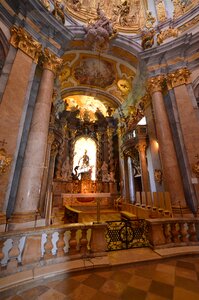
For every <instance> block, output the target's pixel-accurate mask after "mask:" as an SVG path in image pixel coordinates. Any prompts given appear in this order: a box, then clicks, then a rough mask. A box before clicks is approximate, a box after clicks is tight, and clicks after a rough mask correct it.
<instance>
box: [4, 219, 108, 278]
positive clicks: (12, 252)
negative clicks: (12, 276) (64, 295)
mask: <svg viewBox="0 0 199 300" xmlns="http://www.w3.org/2000/svg"><path fill="white" fill-rule="evenodd" d="M106 227H107V225H106V224H105V223H100V224H81V223H78V224H72V225H63V226H61V227H60V226H59V227H56V226H51V227H45V228H40V229H30V230H28V231H27V230H26V231H15V232H7V233H4V234H2V235H1V237H0V266H1V272H0V277H3V276H5V275H7V274H9V273H15V272H19V271H24V270H27V269H30V268H34V266H41V267H42V266H45V265H49V264H56V263H58V262H59V263H60V262H64V261H68V260H70V259H72V260H74V259H83V258H91V257H93V256H101V255H104V254H105V251H106V241H105V230H106ZM99 237H100V238H99ZM103 237H104V238H103Z"/></svg>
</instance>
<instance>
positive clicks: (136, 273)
mask: <svg viewBox="0 0 199 300" xmlns="http://www.w3.org/2000/svg"><path fill="white" fill-rule="evenodd" d="M117 252H118V251H117ZM120 252H121V253H122V251H120ZM118 255H119V254H118ZM0 299H1V300H5V299H9V300H34V299H39V300H51V299H55V300H64V299H65V300H166V299H170V300H171V299H172V300H197V299H199V255H192V256H190V255H189V256H183V257H182V256H181V257H178V258H167V259H158V260H157V259H156V260H155V261H148V262H136V263H133V264H126V265H123V266H114V267H109V268H103V269H102V268H101V269H90V270H89V271H88V270H87V271H79V272H75V273H70V274H67V275H62V276H59V277H54V278H50V279H45V280H44V279H43V280H40V281H37V282H34V283H31V284H26V285H25V286H20V287H15V288H12V289H10V290H9V291H6V292H3V293H1V294H0Z"/></svg>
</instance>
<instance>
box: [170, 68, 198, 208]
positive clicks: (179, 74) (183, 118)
mask: <svg viewBox="0 0 199 300" xmlns="http://www.w3.org/2000/svg"><path fill="white" fill-rule="evenodd" d="M189 83H190V71H189V70H188V69H187V68H182V69H178V70H176V71H174V72H172V73H169V74H168V76H167V85H168V89H169V90H170V91H173V93H174V95H175V101H176V107H177V111H178V117H179V122H180V128H181V131H182V135H183V141H184V144H185V145H186V147H184V149H185V152H186V157H187V166H186V169H187V171H188V174H189V177H190V178H189V183H188V184H189V185H190V188H191V189H193V187H194V188H195V192H196V195H197V196H198V197H199V179H198V178H197V177H198V174H197V173H196V172H194V166H195V165H197V163H198V164H199V157H198V155H199V120H198V111H197V110H196V109H195V108H194V105H193V102H192V100H191V97H190V95H189V92H188V88H187V86H188V84H189ZM192 185H193V187H192ZM196 195H194V193H193V191H192V197H193V199H194V200H193V201H194V202H195V205H196V206H197V204H196V203H197V200H196V197H197V196H196Z"/></svg>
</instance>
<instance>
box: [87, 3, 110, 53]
mask: <svg viewBox="0 0 199 300" xmlns="http://www.w3.org/2000/svg"><path fill="white" fill-rule="evenodd" d="M84 30H85V32H86V35H85V44H86V46H88V47H89V48H90V47H91V48H93V49H94V50H96V51H106V50H107V49H108V48H109V41H110V39H111V38H112V37H114V36H115V34H116V31H115V30H114V29H113V25H112V22H111V21H110V20H109V19H108V18H107V17H106V16H105V13H104V12H103V10H102V9H101V8H100V7H99V5H98V8H97V21H96V22H95V23H93V22H91V21H90V22H89V24H88V26H87V27H84Z"/></svg>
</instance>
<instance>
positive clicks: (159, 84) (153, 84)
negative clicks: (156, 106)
mask: <svg viewBox="0 0 199 300" xmlns="http://www.w3.org/2000/svg"><path fill="white" fill-rule="evenodd" d="M164 82H165V76H164V75H158V76H156V77H152V78H149V79H148V80H147V91H148V93H149V94H150V95H153V94H154V93H155V92H162V90H163V88H164Z"/></svg>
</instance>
